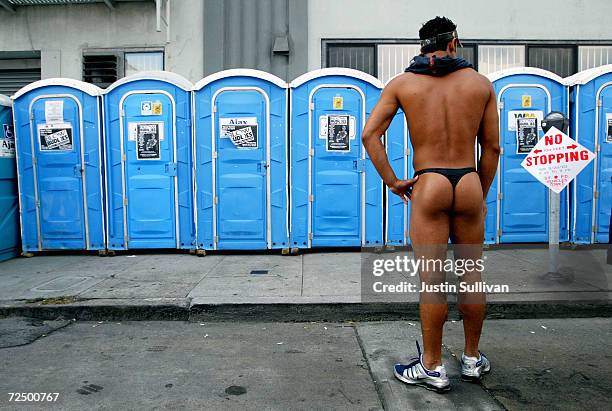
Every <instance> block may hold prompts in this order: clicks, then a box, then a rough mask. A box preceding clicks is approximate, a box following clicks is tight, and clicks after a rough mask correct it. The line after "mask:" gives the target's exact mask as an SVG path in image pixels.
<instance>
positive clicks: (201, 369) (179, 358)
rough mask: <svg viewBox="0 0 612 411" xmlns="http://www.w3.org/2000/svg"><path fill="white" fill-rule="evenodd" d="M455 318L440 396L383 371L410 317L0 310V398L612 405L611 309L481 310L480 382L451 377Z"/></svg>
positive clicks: (140, 406) (71, 405) (410, 330)
mask: <svg viewBox="0 0 612 411" xmlns="http://www.w3.org/2000/svg"><path fill="white" fill-rule="evenodd" d="M461 328H462V327H461V322H460V321H455V322H452V321H449V322H448V323H447V325H446V328H445V337H444V341H445V348H444V361H445V363H446V366H447V369H448V372H449V374H450V377H451V383H452V390H451V391H450V392H449V393H447V394H443V395H441V394H435V393H432V392H430V391H427V390H424V389H422V388H418V387H410V386H406V385H404V384H402V383H400V382H399V381H397V380H395V379H394V377H393V375H392V370H391V367H392V365H393V363H394V362H396V361H398V360H400V361H405V360H407V359H409V358H410V357H412V356H414V355H415V353H416V352H415V351H416V349H415V348H414V347H415V344H414V340H415V339H419V338H420V329H419V324H418V323H416V322H408V321H393V322H358V323H352V322H345V323H322V322H316V323H315V322H303V323H257V322H215V323H205V322H183V321H159V322H154V321H134V322H108V321H100V322H98V321H96V322H82V321H72V320H56V321H41V320H36V319H31V318H22V317H9V318H4V319H0V370H1V371H0V374H1V375H2V378H0V408H2V409H9V410H12V409H15V410H25V409H33V410H34V409H58V410H59V409H61V410H84V409H93V410H117V409H121V410H165V409H182V410H199V409H205V410H233V409H236V410H238V409H240V410H294V409H295V410H309V409H317V410H380V409H387V410H395V409H397V410H399V409H403V410H405V409H419V410H421V409H431V410H434V409H436V410H440V409H442V410H445V409H466V410H468V409H469V410H500V409H501V410H503V409H509V410H541V409H547V410H573V409H576V410H578V409H611V408H612V399H611V398H610V394H609V387H610V386H611V384H612V371H611V367H610V365H611V364H612V361H611V356H612V354H611V352H612V350H611V348H612V347H611V346H612V343H611V340H612V339H611V337H612V335H611V334H612V331H611V330H612V320H611V319H603V318H590V319H571V318H568V319H530V320H490V321H487V323H486V324H485V331H484V334H483V338H482V341H481V349H482V351H484V352H485V353H487V355H488V357H489V358H490V359H491V361H492V366H493V371H492V373H491V374H490V375H488V376H486V377H485V379H484V380H483V382H482V384H469V383H465V382H461V381H460V380H459V378H458V377H459V365H458V361H457V357H458V356H459V355H460V354H461V350H462V329H461ZM11 393H57V399H56V400H55V401H44V402H37V403H35V402H23V401H17V399H18V397H22V396H19V395H18V394H12V395H11ZM11 397H13V398H12V401H11ZM19 399H23V398H19ZM25 399H27V395H26V396H25ZM30 399H33V397H32V396H30ZM47 399H48V398H47Z"/></svg>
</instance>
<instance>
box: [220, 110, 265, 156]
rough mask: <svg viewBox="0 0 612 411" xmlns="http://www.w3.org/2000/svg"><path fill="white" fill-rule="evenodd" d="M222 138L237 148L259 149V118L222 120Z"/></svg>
mask: <svg viewBox="0 0 612 411" xmlns="http://www.w3.org/2000/svg"><path fill="white" fill-rule="evenodd" d="M219 125H220V128H221V136H220V137H221V138H229V139H230V140H231V141H232V143H233V144H234V146H236V147H237V148H257V117H236V118H220V119H219Z"/></svg>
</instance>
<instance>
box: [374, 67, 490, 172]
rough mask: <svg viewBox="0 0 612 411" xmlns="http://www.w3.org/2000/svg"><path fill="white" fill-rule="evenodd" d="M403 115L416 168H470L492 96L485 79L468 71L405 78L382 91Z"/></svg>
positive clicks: (405, 76) (401, 77) (404, 75)
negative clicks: (484, 115) (483, 118)
mask: <svg viewBox="0 0 612 411" xmlns="http://www.w3.org/2000/svg"><path fill="white" fill-rule="evenodd" d="M386 88H387V89H388V90H387V91H389V92H390V93H391V94H392V95H394V96H395V98H396V99H397V101H398V103H399V105H400V107H401V108H402V110H403V111H404V113H405V115H406V121H407V123H408V127H409V129H410V141H411V143H412V148H413V150H414V159H413V164H414V169H415V170H421V169H424V168H431V167H449V168H461V167H474V164H475V158H474V143H475V140H476V134H477V133H478V129H479V127H480V123H481V120H482V117H483V113H484V110H485V107H486V104H487V102H488V101H489V98H490V97H491V93H492V90H491V85H490V82H489V81H488V79H487V78H486V77H484V76H482V75H481V74H479V73H477V72H476V71H474V70H472V69H463V70H459V71H456V72H454V73H451V74H448V75H447V76H444V77H431V76H426V75H420V74H414V73H404V74H401V75H399V76H397V77H396V78H395V79H393V80H392V81H391V82H390V83H389V85H388V86H387V87H386Z"/></svg>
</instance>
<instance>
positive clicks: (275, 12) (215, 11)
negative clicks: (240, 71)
mask: <svg viewBox="0 0 612 411" xmlns="http://www.w3.org/2000/svg"><path fill="white" fill-rule="evenodd" d="M204 3H205V6H204V16H205V17H204V18H205V21H204V73H205V74H210V73H213V72H216V71H219V70H224V69H230V68H254V69H259V70H264V71H267V72H270V73H273V74H275V75H277V76H279V77H280V78H282V79H285V80H292V79H293V78H295V77H297V76H298V75H300V74H303V73H305V72H306V71H307V64H308V57H307V50H308V38H307V31H308V18H307V10H308V2H307V1H306V0H205V2H204ZM284 36H286V37H287V39H288V42H289V55H279V54H273V52H272V49H273V45H274V41H275V39H276V38H277V37H284Z"/></svg>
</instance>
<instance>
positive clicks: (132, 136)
mask: <svg viewBox="0 0 612 411" xmlns="http://www.w3.org/2000/svg"><path fill="white" fill-rule="evenodd" d="M139 124H143V125H151V124H159V126H158V129H159V141H163V140H164V126H163V124H164V123H163V122H161V121H152V122H151V121H147V122H142V121H141V122H139V121H130V122H128V126H127V128H128V141H136V139H137V138H138V125H139Z"/></svg>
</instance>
